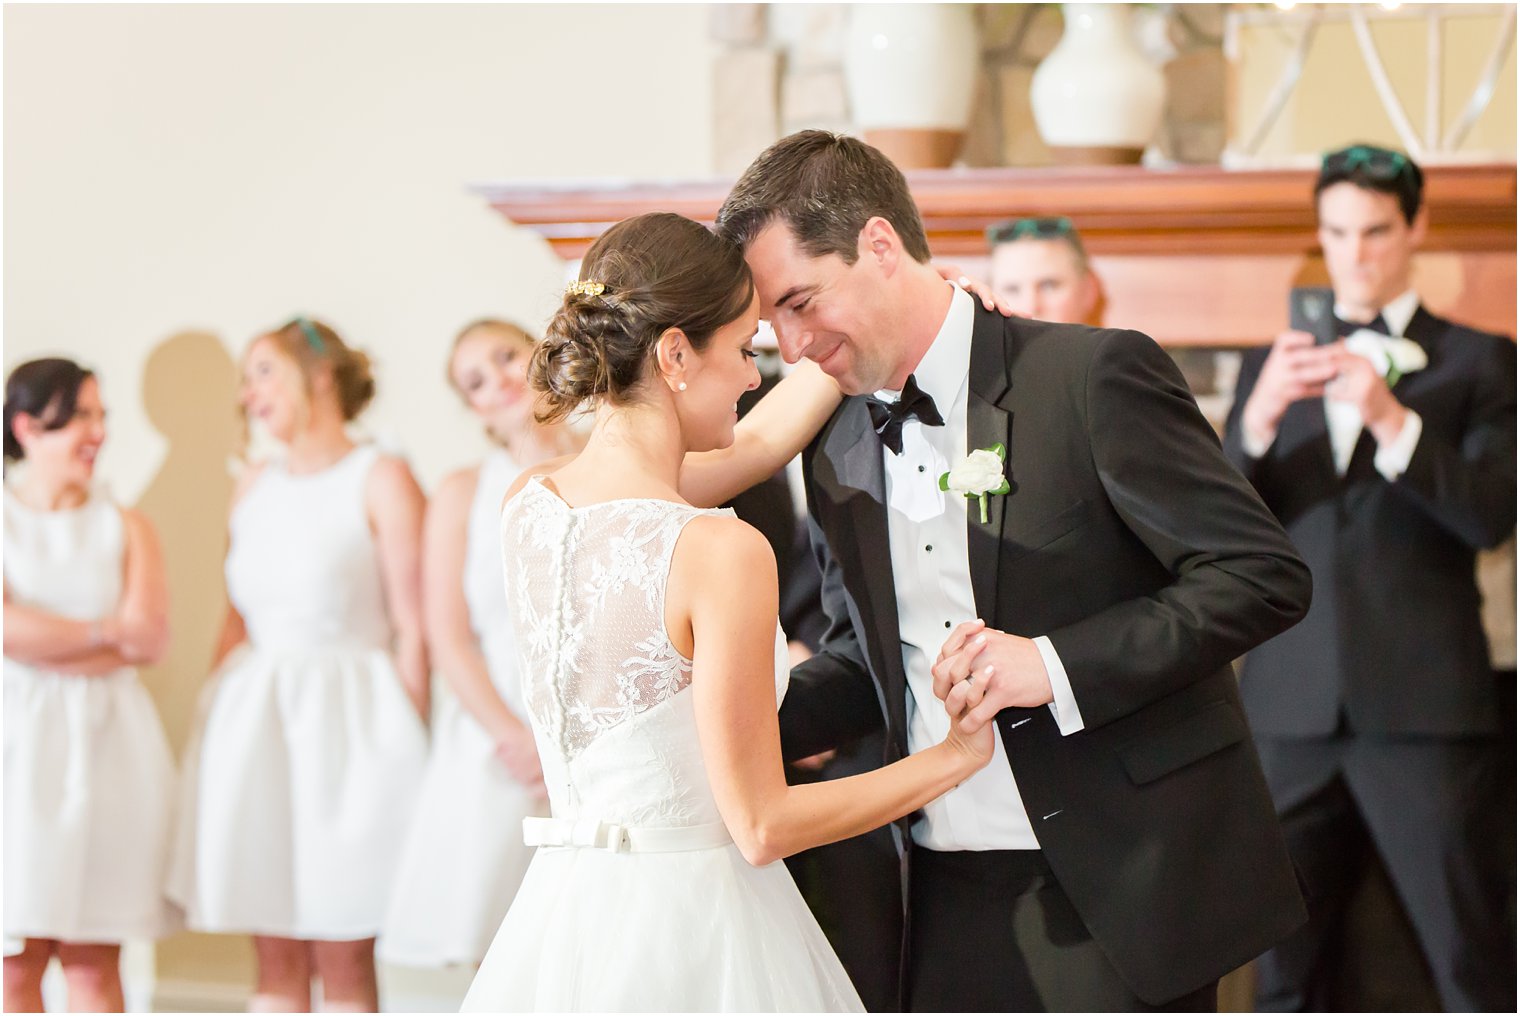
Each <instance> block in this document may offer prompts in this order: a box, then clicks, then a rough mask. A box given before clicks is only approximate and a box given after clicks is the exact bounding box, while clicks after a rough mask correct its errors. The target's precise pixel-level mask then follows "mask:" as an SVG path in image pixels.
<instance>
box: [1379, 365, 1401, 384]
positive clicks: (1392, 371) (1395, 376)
mask: <svg viewBox="0 0 1520 1016" xmlns="http://www.w3.org/2000/svg"><path fill="white" fill-rule="evenodd" d="M1403 376H1404V374H1403V372H1402V371H1400V370H1399V369H1398V368H1397V367H1389V368H1388V373H1387V374H1385V375H1383V380H1384V381H1385V382H1386V383H1387V385H1388V387H1389V388H1392V387H1393V386H1394V385H1396V384H1398V383H1399V378H1401V377H1403Z"/></svg>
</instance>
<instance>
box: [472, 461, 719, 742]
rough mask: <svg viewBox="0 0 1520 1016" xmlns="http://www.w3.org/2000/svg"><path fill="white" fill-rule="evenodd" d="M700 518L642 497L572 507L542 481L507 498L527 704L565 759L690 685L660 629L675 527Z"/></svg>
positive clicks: (506, 541)
mask: <svg viewBox="0 0 1520 1016" xmlns="http://www.w3.org/2000/svg"><path fill="white" fill-rule="evenodd" d="M702 514H710V513H708V512H704V511H702V510H701V509H697V508H692V507H690V506H688V505H682V504H677V503H674V502H670V501H658V500H647V499H646V500H632V499H630V500H626V501H612V502H607V503H604V504H599V505H593V506H590V507H589V508H584V509H578V508H572V507H570V506H569V505H567V504H565V502H564V501H563V500H561V499H560V498H559V497H558V496H557V495H555V494H554V493H553V492H552V491H550V490H549V489H548V488H547V487H545V486H544V485H543V484H542V483H541V482H539V481H538V480H537V478H535V479H534V480H532V481H530V482H529V483H528V484H527V485H526V486H525V487H524V488H523V490H522V491H521V492H519V493H518V495H517V496H516V497H514V498H513V499H512V500H511V501H510V502H508V504H507V506H506V509H505V510H504V514H503V518H502V533H503V553H504V560H505V573H506V581H507V599H508V601H509V604H510V607H511V612H512V621H513V627H514V629H515V632H516V635H517V644H518V646H519V651H520V653H521V654H522V657H523V660H522V662H523V668H522V674H523V695H524V701H525V702H526V704H527V707H528V710H529V713H530V715H531V717H532V719H533V720H534V722H535V726H536V727H538V728H540V729H541V731H543V732H544V733H547V734H548V735H549V736H548V741H549V742H550V743H551V744H553V745H554V746H555V747H557V748H558V750H559V753H560V756H561V758H563V759H564V760H566V761H569V760H571V759H574V758H575V757H577V756H578V755H579V754H580V753H581V752H583V751H584V750H585V749H586V748H587V747H588V746H589V745H590V744H591V743H592V742H593V741H595V740H596V739H597V738H598V737H600V736H602V735H603V734H605V733H607V732H608V731H610V730H613V729H615V728H617V727H619V726H622V725H623V724H625V723H628V722H629V721H631V720H633V719H635V718H636V717H638V716H640V715H641V714H643V713H645V712H648V711H649V710H650V709H653V708H654V707H655V706H658V705H660V704H661V703H662V702H666V701H668V700H670V699H671V698H673V697H675V696H676V695H677V694H679V693H680V692H681V691H682V690H684V689H685V688H687V687H689V686H690V684H691V661H689V660H687V659H686V658H685V657H683V656H682V655H681V654H680V653H679V652H678V651H677V650H676V648H675V646H673V645H672V644H671V642H670V638H669V636H668V635H667V634H666V632H665V617H664V603H665V580H666V576H667V575H668V573H669V570H670V559H671V555H672V554H673V553H674V551H675V545H676V541H677V539H679V537H680V535H681V531H682V529H683V528H684V527H685V525H686V523H687V522H689V521H691V520H692V519H693V518H696V517H697V516H698V515H702ZM630 650H631V652H630Z"/></svg>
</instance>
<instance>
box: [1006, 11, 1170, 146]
mask: <svg viewBox="0 0 1520 1016" xmlns="http://www.w3.org/2000/svg"><path fill="white" fill-rule="evenodd" d="M1061 11H1062V14H1063V16H1064V17H1065V19H1066V30H1065V32H1064V33H1063V34H1062V36H1061V41H1060V42H1058V43H1057V44H1056V48H1055V49H1053V50H1051V52H1050V55H1049V56H1047V57H1046V58H1045V59H1044V60H1043V61H1042V62H1041V63H1040V66H1039V67H1037V68H1036V69H1035V72H1034V80H1033V81H1032V82H1031V84H1030V88H1029V101H1030V104H1031V105H1032V106H1033V107H1034V120H1035V126H1037V127H1038V128H1039V131H1040V137H1041V138H1043V139H1044V140H1045V143H1046V144H1047V145H1049V146H1050V147H1051V148H1052V149H1053V150H1054V151H1055V152H1056V153H1057V155H1058V156H1059V157H1061V158H1062V160H1063V161H1066V162H1077V163H1126V162H1139V161H1140V154H1141V153H1142V152H1143V151H1144V150H1145V146H1146V145H1148V144H1149V143H1150V141H1151V138H1153V137H1154V136H1155V134H1156V128H1157V127H1159V126H1160V125H1161V114H1162V110H1163V107H1164V105H1165V102H1166V79H1165V77H1164V76H1163V75H1162V73H1161V68H1159V67H1157V66H1156V65H1155V64H1154V63H1152V62H1151V61H1150V60H1149V59H1147V58H1146V56H1145V54H1144V53H1143V52H1141V50H1140V47H1139V46H1138V45H1137V44H1136V42H1135V37H1134V30H1133V27H1132V25H1131V23H1130V15H1131V11H1130V9H1129V7H1128V6H1126V5H1125V4H1062V5H1061Z"/></svg>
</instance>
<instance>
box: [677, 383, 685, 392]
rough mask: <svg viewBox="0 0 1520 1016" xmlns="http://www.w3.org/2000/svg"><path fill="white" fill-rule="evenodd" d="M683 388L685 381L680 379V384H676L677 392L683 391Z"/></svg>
mask: <svg viewBox="0 0 1520 1016" xmlns="http://www.w3.org/2000/svg"><path fill="white" fill-rule="evenodd" d="M685 390H686V382H685V381H682V382H681V383H680V384H678V385H676V391H678V392H684V391H685Z"/></svg>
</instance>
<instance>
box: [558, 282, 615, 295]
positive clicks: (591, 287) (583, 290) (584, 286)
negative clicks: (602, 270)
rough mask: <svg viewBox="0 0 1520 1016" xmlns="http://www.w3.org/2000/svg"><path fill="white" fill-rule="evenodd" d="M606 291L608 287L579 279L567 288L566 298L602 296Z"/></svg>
mask: <svg viewBox="0 0 1520 1016" xmlns="http://www.w3.org/2000/svg"><path fill="white" fill-rule="evenodd" d="M606 291H607V287H606V286H604V285H602V284H601V283H600V282H592V281H590V280H589V279H588V280H580V279H577V280H576V281H574V282H572V283H570V285H568V286H566V287H565V295H566V296H601V295H602V294H603V293H604V292H606Z"/></svg>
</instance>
